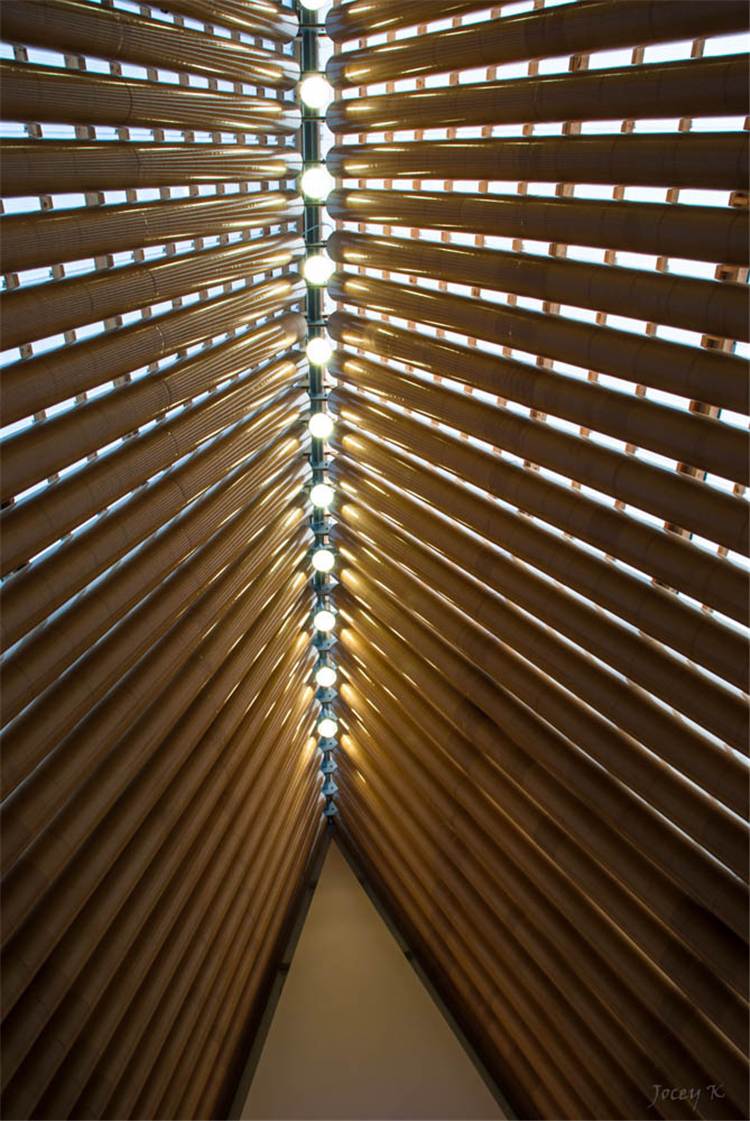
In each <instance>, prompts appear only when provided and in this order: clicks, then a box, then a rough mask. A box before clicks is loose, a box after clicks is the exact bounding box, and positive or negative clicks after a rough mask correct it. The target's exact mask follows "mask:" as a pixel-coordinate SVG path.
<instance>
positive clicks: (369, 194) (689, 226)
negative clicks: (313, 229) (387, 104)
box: [328, 189, 750, 265]
mask: <svg viewBox="0 0 750 1121" xmlns="http://www.w3.org/2000/svg"><path fill="white" fill-rule="evenodd" d="M328 212H329V213H330V215H331V217H333V218H338V219H340V220H341V221H344V222H361V223H367V222H370V223H375V224H377V225H386V226H388V225H393V226H409V227H412V228H414V227H423V228H425V229H438V230H446V231H449V232H456V233H477V234H490V235H493V236H504V237H516V238H530V239H532V240H535V241H549V242H555V243H563V244H570V245H592V246H597V247H599V248H602V249H622V250H627V251H630V252H635V253H653V254H661V255H664V256H672V257H679V256H680V255H681V254H682V253H683V252H685V246H686V243H687V242H689V245H690V255H691V257H694V258H696V259H697V260H703V261H716V260H719V261H726V262H727V263H728V264H735V265H747V263H748V260H749V259H750V250H749V249H748V215H747V211H746V210H744V209H740V208H737V209H734V210H725V209H723V208H721V207H716V206H689V207H688V206H681V205H679V204H676V203H662V204H660V203H639V202H627V203H625V202H609V201H607V202H598V201H597V202H595V201H590V200H588V199H577V198H538V197H537V198H535V197H533V196H532V195H524V196H522V197H517V196H514V195H511V194H491V193H489V192H488V193H487V194H478V193H477V194H473V193H471V192H468V191H452V192H447V193H442V192H437V191H421V190H414V191H396V190H340V189H339V190H335V191H333V192H332V193H331V194H330V195H329V196H328Z"/></svg>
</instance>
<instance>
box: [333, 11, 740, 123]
mask: <svg viewBox="0 0 750 1121" xmlns="http://www.w3.org/2000/svg"><path fill="white" fill-rule="evenodd" d="M630 2H632V0H630ZM749 78H750V73H749V72H748V61H747V58H746V57H745V56H744V55H736V56H734V57H730V58H724V57H722V58H710V59H705V60H702V61H690V62H672V63H668V64H666V65H664V64H663V63H657V64H654V65H652V66H638V67H628V68H627V69H624V70H597V71H594V72H591V73H586V72H585V71H583V72H579V73H577V74H566V75H557V74H555V75H550V76H548V77H543V78H529V79H527V80H525V81H523V82H519V81H517V80H516V81H514V80H509V81H504V82H478V83H477V84H476V85H472V84H466V85H461V86H450V87H449V88H448V89H445V88H441V89H426V90H414V91H409V92H404V93H391V94H387V95H385V96H379V97H357V98H352V99H347V100H341V101H336V102H334V104H333V105H332V106H331V107H330V108H329V110H328V112H327V116H326V119H327V122H328V127H329V128H330V129H331V131H332V132H337V133H361V132H367V131H382V130H386V131H392V130H398V131H403V130H405V129H425V128H465V127H468V126H472V125H474V126H475V125H500V124H517V123H525V122H527V121H566V120H571V119H574V120H597V119H599V120H616V119H618V118H621V117H627V118H639V119H640V118H649V117H660V118H666V117H676V116H684V117H687V116H690V117H701V116H704V117H712V116H716V117H720V116H730V115H732V114H734V115H739V116H741V115H742V114H743V113H744V112H745V109H746V104H747V97H746V93H747V86H748V79H749Z"/></svg>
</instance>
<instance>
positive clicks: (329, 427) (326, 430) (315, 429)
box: [307, 413, 333, 440]
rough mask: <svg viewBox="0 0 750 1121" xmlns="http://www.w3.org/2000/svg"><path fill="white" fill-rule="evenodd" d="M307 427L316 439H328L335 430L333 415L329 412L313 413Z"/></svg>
mask: <svg viewBox="0 0 750 1121" xmlns="http://www.w3.org/2000/svg"><path fill="white" fill-rule="evenodd" d="M307 427H308V429H309V432H310V435H311V436H314V437H315V439H316V440H326V439H327V438H328V437H329V436H330V435H331V433H332V432H333V417H332V416H331V415H330V414H329V413H313V415H312V416H311V417H310V419H309V421H308V422H307Z"/></svg>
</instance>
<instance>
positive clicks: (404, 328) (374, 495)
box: [328, 0, 748, 1118]
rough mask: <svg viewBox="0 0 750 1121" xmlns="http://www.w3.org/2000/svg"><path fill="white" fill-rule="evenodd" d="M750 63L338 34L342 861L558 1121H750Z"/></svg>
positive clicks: (436, 28) (517, 1094) (558, 10)
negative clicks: (361, 874) (622, 1120)
mask: <svg viewBox="0 0 750 1121" xmlns="http://www.w3.org/2000/svg"><path fill="white" fill-rule="evenodd" d="M419 20H421V21H422V24H421V26H420V25H419V24H418V21H419ZM431 21H432V22H431ZM407 24H408V25H414V24H417V26H412V27H411V28H408V27H407ZM746 26H747V12H746V11H745V10H743V9H742V8H741V6H739V5H738V6H735V5H733V4H731V3H718V4H693V3H685V4H680V5H673V4H664V3H658V2H657V3H626V4H623V3H599V2H591V3H589V2H585V3H572V4H557V5H551V4H544V3H537V4H526V5H521V4H495V5H493V7H492V9H491V10H490V9H489V8H488V6H487V5H486V4H485V5H483V4H481V3H473V4H472V3H456V4H450V3H446V4H444V5H437V4H435V5H432V4H430V3H423V4H420V3H417V2H412V3H411V4H410V5H406V6H404V5H398V4H395V3H388V2H387V0H386V2H383V3H380V4H368V3H364V2H360V3H356V2H353V3H351V4H347V5H344V6H341V7H338V8H337V9H336V10H334V11H333V12H332V13H331V14H330V16H329V17H328V28H329V31H330V33H331V35H332V36H333V37H334V40H335V42H336V47H337V50H336V54H335V56H334V57H333V59H332V60H331V62H330V63H329V65H328V75H329V78H330V79H331V80H332V81H333V82H334V83H335V84H336V86H337V89H338V95H339V96H338V99H337V101H336V102H335V104H334V105H333V106H332V108H331V109H330V110H329V112H328V121H329V124H330V127H331V128H332V129H333V130H334V132H335V133H336V141H335V146H334V147H333V149H332V151H331V152H330V153H329V157H328V164H329V167H330V168H331V170H332V171H333V172H334V173H335V174H336V175H337V176H338V177H339V181H338V185H337V190H336V191H335V192H334V193H333V195H332V196H331V197H330V198H329V210H330V212H331V214H332V216H333V217H334V218H335V219H336V220H337V230H336V232H335V234H334V236H333V237H332V239H331V241H330V243H329V251H330V253H331V255H332V257H333V258H334V259H335V260H336V262H337V264H338V269H339V271H338V272H337V273H336V275H335V277H334V279H333V282H332V284H331V294H332V295H333V297H334V299H335V300H336V301H337V302H338V303H337V310H336V313H335V314H334V315H333V316H332V318H331V321H330V324H329V329H330V331H331V333H332V334H333V336H334V337H335V339H336V341H337V343H338V344H339V349H338V350H337V353H336V356H335V359H334V364H333V367H332V372H333V373H334V375H335V377H336V378H337V379H338V385H337V388H336V390H335V392H334V400H335V407H336V410H337V412H338V414H339V421H338V425H337V435H336V442H337V447H338V455H337V458H336V461H335V463H336V466H335V473H336V478H337V485H338V488H339V491H340V495H339V507H338V510H337V517H338V524H337V529H336V534H337V540H338V546H339V549H340V554H341V557H340V565H341V567H340V573H339V575H340V580H341V588H340V591H339V595H338V605H339V610H340V612H341V615H342V627H341V633H340V647H341V653H340V655H339V658H340V663H341V667H342V677H343V681H344V684H343V685H342V698H343V701H344V702H345V704H344V708H343V710H342V711H343V715H342V720H343V722H344V725H345V728H344V735H343V737H342V749H343V750H342V756H343V759H342V777H341V781H340V785H341V788H342V789H341V797H340V807H341V819H340V820H341V826H342V828H343V829H344V830H345V831H346V834H347V836H348V837H349V839H350V840H351V843H352V844H353V845H354V846H355V847H356V848H357V849H358V851H359V852H360V853H361V855H362V857H363V859H364V860H365V861H366V863H367V865H368V867H369V869H370V872H371V874H372V875H373V876H374V877H376V879H377V880H378V881H379V883H380V884H381V885H382V886H383V887H384V888H385V890H386V891H387V892H388V895H389V897H390V899H391V902H392V904H393V906H394V907H395V908H396V909H397V910H398V911H399V913H400V914H401V916H402V918H403V919H404V921H405V922H406V923H407V924H408V925H409V926H410V928H411V929H412V931H415V932H417V934H418V936H419V937H420V938H421V940H422V945H423V947H424V948H425V950H426V951H427V952H428V953H429V955H430V957H431V959H432V961H433V966H434V970H435V972H436V973H437V974H439V975H442V976H444V977H445V978H446V979H448V980H449V982H450V984H451V985H452V987H453V990H454V998H455V999H456V1000H457V1001H458V1003H459V1004H460V1006H461V1007H462V1008H463V1010H464V1013H465V1017H466V1019H467V1020H468V1022H469V1023H470V1024H472V1025H473V1026H474V1038H475V1039H479V1040H480V1041H482V1043H483V1044H484V1047H485V1054H487V1053H489V1054H490V1056H491V1058H492V1060H493V1061H494V1064H495V1067H494V1069H495V1071H496V1072H497V1073H498V1077H499V1078H500V1080H501V1082H502V1084H503V1085H504V1087H505V1089H506V1091H507V1093H508V1094H509V1095H510V1097H511V1100H512V1101H514V1103H515V1105H516V1107H517V1108H518V1110H519V1112H520V1113H521V1115H523V1116H539V1117H557V1118H560V1117H597V1118H604V1117H607V1118H613V1117H627V1118H636V1117H639V1118H640V1117H646V1116H662V1117H670V1118H672V1117H675V1118H676V1117H689V1116H695V1112H696V1111H697V1113H698V1115H700V1116H704V1117H741V1116H744V1115H745V1112H744V1111H745V1109H746V1103H747V1070H746V1063H745V1058H744V1055H745V1053H746V1043H747V1038H746V1028H747V1021H746V1011H747V1009H746V1003H745V1000H746V981H747V956H746V935H747V897H746V890H745V886H744V880H745V876H746V870H747V869H746V858H747V849H746V833H745V826H744V818H745V815H746V810H747V802H746V799H747V784H746V777H745V776H746V770H745V762H746V761H745V758H744V756H745V754H746V752H747V710H746V698H745V696H744V694H743V693H742V690H744V689H745V688H746V686H747V647H746V632H743V626H744V623H745V622H746V612H747V585H746V571H745V569H744V567H743V565H744V555H745V551H746V534H747V507H746V503H745V497H744V487H745V485H746V483H747V464H748V458H747V419H746V413H747V368H746V364H745V361H744V356H746V355H747V346H746V344H747V338H748V334H747V304H746V294H745V289H744V287H743V285H742V284H741V283H740V282H742V281H744V280H745V279H746V264H747V255H746V254H747V246H746V243H745V241H744V238H745V236H746V233H745V231H746V230H747V195H746V193H745V188H746V184H747V144H746V137H745V136H744V135H743V134H742V132H741V131H740V130H741V129H742V127H743V123H744V119H743V114H744V113H745V112H746V88H745V87H746V74H747V57H746V54H745V53H743V52H745V51H746V49H747V40H746V38H743V36H741V35H740V34H739V33H740V32H741V31H742V30H743V29H744V28H746ZM735 82H736V85H735ZM709 230H710V231H711V232H710V233H709ZM735 238H736V239H737V240H735ZM712 1087H713V1089H712ZM691 1088H694V1090H695V1092H694V1093H693V1094H692V1096H691V1094H690V1090H691Z"/></svg>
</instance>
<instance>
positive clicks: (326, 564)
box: [312, 549, 336, 572]
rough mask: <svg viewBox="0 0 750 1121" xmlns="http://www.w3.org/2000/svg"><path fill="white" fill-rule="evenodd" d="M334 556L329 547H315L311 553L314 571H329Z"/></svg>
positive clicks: (333, 562) (333, 561) (332, 564)
mask: <svg viewBox="0 0 750 1121" xmlns="http://www.w3.org/2000/svg"><path fill="white" fill-rule="evenodd" d="M335 563H336V558H335V557H334V555H333V553H332V552H331V550H330V549H316V550H315V552H314V553H313V555H312V566H313V568H314V569H315V571H316V572H331V570H332V569H333V566H334V564H335Z"/></svg>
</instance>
